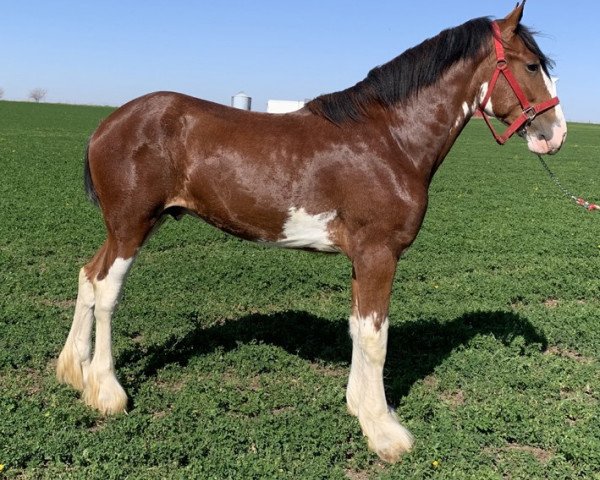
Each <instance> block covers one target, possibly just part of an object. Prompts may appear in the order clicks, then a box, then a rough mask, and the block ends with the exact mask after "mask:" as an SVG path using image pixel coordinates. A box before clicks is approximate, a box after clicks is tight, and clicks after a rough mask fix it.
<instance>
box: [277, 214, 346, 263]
mask: <svg viewBox="0 0 600 480" xmlns="http://www.w3.org/2000/svg"><path fill="white" fill-rule="evenodd" d="M288 212H289V215H288V218H287V219H286V221H285V223H284V224H283V230H282V232H281V238H280V239H279V240H277V241H276V242H272V243H271V245H274V246H277V247H284V248H310V249H313V250H318V251H320V252H337V251H338V249H337V248H336V247H335V246H334V244H333V242H332V240H331V238H330V237H329V230H328V228H327V226H328V224H329V222H331V221H332V220H333V219H334V218H335V217H336V215H337V213H336V212H335V210H334V211H331V212H324V213H319V214H317V215H310V214H308V213H306V210H305V209H304V207H300V208H295V207H291V208H290V209H289V210H288ZM265 243H269V242H265Z"/></svg>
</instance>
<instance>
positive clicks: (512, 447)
mask: <svg viewBox="0 0 600 480" xmlns="http://www.w3.org/2000/svg"><path fill="white" fill-rule="evenodd" d="M502 450H503V451H507V452H525V453H528V454H530V455H531V456H533V457H534V458H535V459H536V460H537V461H538V462H540V463H543V464H545V463H548V462H549V461H550V460H551V459H552V457H553V456H554V453H553V452H551V451H549V450H544V449H543V448H539V447H532V446H531V445H519V444H518V443H510V444H508V445H507V446H506V447H504V448H503V449H502Z"/></svg>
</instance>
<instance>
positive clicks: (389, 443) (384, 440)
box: [361, 411, 414, 463]
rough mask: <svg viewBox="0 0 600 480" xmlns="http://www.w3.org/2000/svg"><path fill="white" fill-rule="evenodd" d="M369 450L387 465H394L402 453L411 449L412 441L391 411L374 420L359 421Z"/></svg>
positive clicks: (411, 437)
mask: <svg viewBox="0 0 600 480" xmlns="http://www.w3.org/2000/svg"><path fill="white" fill-rule="evenodd" d="M361 426H362V428H363V433H364V434H365V435H366V436H367V438H368V440H369V448H370V449H371V450H373V451H374V452H375V453H376V454H377V455H378V456H379V458H381V459H382V460H384V461H385V462H388V463H396V462H397V461H398V460H399V459H400V457H401V456H402V454H403V453H406V452H409V451H410V450H411V449H412V446H413V443H414V440H413V436H412V435H411V433H410V432H409V431H408V430H407V429H406V428H404V427H403V426H402V425H400V423H399V422H398V420H397V419H396V415H395V414H394V413H392V412H391V411H390V412H388V413H387V414H384V415H383V416H382V417H380V418H377V419H374V420H365V421H361Z"/></svg>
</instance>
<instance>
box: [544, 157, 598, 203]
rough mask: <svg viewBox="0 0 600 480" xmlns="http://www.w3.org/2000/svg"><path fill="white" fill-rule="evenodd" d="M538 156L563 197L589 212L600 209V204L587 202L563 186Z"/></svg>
mask: <svg viewBox="0 0 600 480" xmlns="http://www.w3.org/2000/svg"><path fill="white" fill-rule="evenodd" d="M538 158H539V159H540V163H541V164H542V167H543V168H544V170H546V173H547V174H548V176H549V177H550V179H551V180H552V181H553V182H554V183H556V186H557V187H558V188H559V189H560V191H561V192H562V193H563V195H564V196H565V197H567V198H569V199H570V200H572V201H573V202H575V203H576V204H577V205H579V206H580V207H583V208H585V209H586V210H587V211H589V212H591V211H592V210H600V206H598V205H596V204H595V203H591V202H588V201H587V200H585V199H583V198H581V197H578V196H576V195H573V194H572V193H571V192H570V191H569V190H567V189H566V188H565V187H563V185H562V183H560V180H559V179H558V178H557V177H556V175H554V172H553V171H552V170H550V167H549V166H548V164H547V163H546V162H545V161H544V159H543V158H542V156H541V155H538Z"/></svg>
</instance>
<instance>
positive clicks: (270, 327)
mask: <svg viewBox="0 0 600 480" xmlns="http://www.w3.org/2000/svg"><path fill="white" fill-rule="evenodd" d="M478 335H492V336H494V338H496V339H497V340H499V341H501V342H503V343H504V344H505V345H510V344H511V343H512V342H513V340H515V339H516V338H517V337H522V338H523V340H524V342H525V345H532V344H535V345H539V347H540V348H541V349H543V350H545V349H546V347H547V340H546V338H545V336H544V335H543V334H541V333H540V332H538V331H537V330H536V329H535V327H534V326H533V325H532V324H531V323H530V322H529V320H527V319H526V318H524V317H522V316H520V315H517V314H515V313H511V312H502V311H497V312H490V311H488V312H476V313H466V314H464V315H462V316H460V317H458V318H456V319H454V320H452V321H448V322H443V323H442V322H439V321H437V320H417V321H412V322H407V323H404V324H401V325H392V326H390V329H389V343H388V355H387V360H386V378H387V383H388V385H387V393H388V399H389V400H390V401H391V402H392V403H397V402H398V401H399V400H400V399H401V398H402V397H403V396H405V395H406V394H407V393H408V392H409V390H410V388H411V387H412V385H413V384H414V383H415V382H417V381H418V380H421V379H424V378H425V377H426V376H428V375H429V374H431V373H432V372H433V371H434V369H435V368H436V367H437V366H438V365H440V364H441V363H442V362H443V361H444V360H445V359H446V358H447V357H448V356H449V355H450V354H451V353H452V351H454V350H455V349H457V348H459V347H460V346H463V345H466V344H467V343H468V342H469V341H470V340H471V339H473V338H474V337H476V336H478ZM250 342H258V343H265V344H271V345H276V346H279V347H281V348H283V349H285V350H286V351H287V352H289V353H290V354H293V355H298V356H299V357H301V358H304V359H306V360H308V361H311V362H313V361H323V362H326V363H337V364H341V365H343V366H344V367H348V366H349V361H350V358H351V352H352V350H351V349H352V345H351V341H350V338H349V334H348V324H347V320H345V319H343V320H341V319H340V320H336V321H330V320H326V319H323V318H319V317H317V316H314V315H311V314H310V313H307V312H303V311H284V312H278V313H273V314H265V315H263V314H252V315H247V316H245V317H242V318H240V319H238V320H230V321H227V322H225V323H224V324H222V325H216V326H212V327H209V328H202V327H198V328H196V329H195V330H193V331H191V332H189V333H188V334H187V335H186V336H185V337H183V338H179V339H171V340H169V341H167V342H166V343H165V344H162V345H153V346H150V347H149V348H147V349H141V348H140V347H138V348H134V349H130V350H126V351H124V352H123V353H122V354H121V355H120V356H119V359H118V363H119V364H121V365H126V364H130V363H132V362H140V363H141V364H142V365H143V367H142V370H143V373H144V375H143V376H142V378H148V377H152V376H154V375H155V374H156V372H157V371H158V370H160V369H161V368H162V367H164V366H166V365H169V364H179V365H182V366H185V365H186V364H187V363H188V362H189V360H190V359H192V358H193V357H196V356H198V355H203V354H206V353H210V352H213V351H215V349H225V350H232V349H235V348H237V346H238V345H239V344H240V343H242V344H244V343H250ZM521 344H522V342H521ZM140 381H143V380H140ZM138 387H139V385H137V384H136V380H133V382H132V384H130V385H128V388H133V389H137V388H138Z"/></svg>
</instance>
